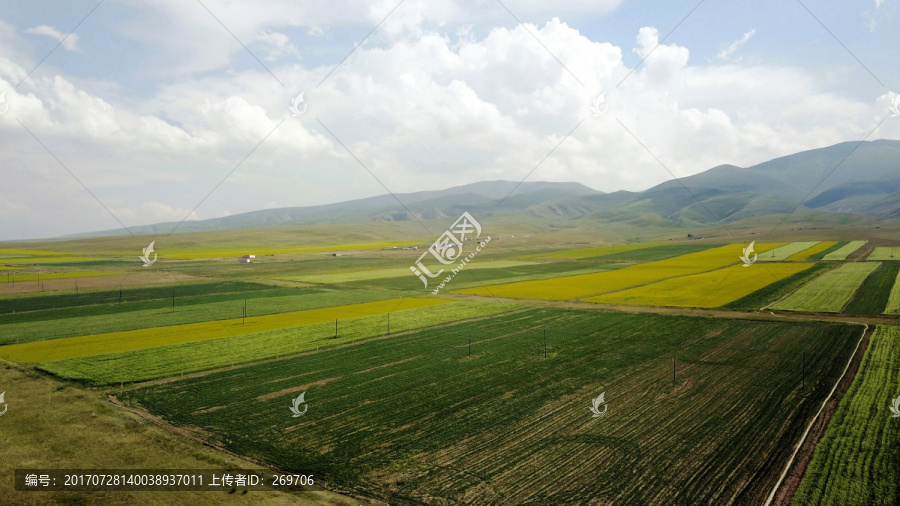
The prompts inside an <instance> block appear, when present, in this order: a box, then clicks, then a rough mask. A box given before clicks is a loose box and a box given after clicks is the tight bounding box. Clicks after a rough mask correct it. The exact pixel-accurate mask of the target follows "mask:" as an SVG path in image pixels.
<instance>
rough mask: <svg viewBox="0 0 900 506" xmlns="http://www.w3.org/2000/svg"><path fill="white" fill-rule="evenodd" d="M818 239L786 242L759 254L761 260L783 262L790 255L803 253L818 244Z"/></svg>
mask: <svg viewBox="0 0 900 506" xmlns="http://www.w3.org/2000/svg"><path fill="white" fill-rule="evenodd" d="M818 244H819V242H818V241H812V242H792V243H790V244H785V245H784V246H781V247H778V248H774V249H771V250H769V251H767V252H765V253H763V254H761V255H759V257H758V258H759V260H760V261H761V262H781V261H784V260H787V259H788V258H789V257H791V256H793V255H796V254H798V253H802V252H804V251H806V250H808V249H810V248H812V247H814V246H816V245H818Z"/></svg>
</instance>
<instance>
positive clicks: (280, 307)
mask: <svg viewBox="0 0 900 506" xmlns="http://www.w3.org/2000/svg"><path fill="white" fill-rule="evenodd" d="M173 237H174V236H173ZM505 239H506V238H505V237H504V241H498V242H494V243H492V244H491V249H488V250H486V252H485V253H484V254H483V256H479V257H478V258H477V261H475V262H473V263H472V264H471V265H470V266H469V267H467V268H466V269H465V270H462V271H460V272H459V273H458V275H457V276H455V277H454V278H453V281H452V283H451V284H450V286H449V288H448V290H449V293H447V292H443V293H442V294H441V295H439V296H434V295H432V294H431V293H423V290H424V291H425V292H427V289H423V286H422V282H421V281H420V280H419V279H418V278H417V277H416V276H414V275H413V274H412V273H411V272H410V271H409V265H411V262H413V261H415V258H416V257H417V256H418V255H419V254H421V253H420V252H418V251H417V250H415V249H412V248H409V249H404V248H407V247H408V246H402V245H403V244H412V241H409V242H403V241H399V242H381V243H379V242H371V241H370V242H363V241H359V242H350V241H344V242H340V241H334V242H333V244H334V245H335V246H334V247H333V248H330V249H329V248H326V247H325V246H322V247H319V246H316V245H315V244H316V243H315V242H313V243H311V244H313V245H312V246H303V247H282V246H277V245H276V246H271V247H269V248H268V249H267V247H252V246H247V247H244V246H240V247H239V246H234V245H227V244H218V245H214V246H203V247H197V246H195V245H190V244H188V243H187V242H186V241H184V242H182V243H181V244H180V245H178V244H177V243H175V244H173V245H171V246H170V247H166V248H163V246H165V244H159V245H158V246H159V248H158V251H159V252H160V262H158V263H157V264H155V265H154V266H153V267H151V268H142V267H141V266H140V265H141V264H140V262H138V261H136V260H131V261H126V260H123V259H121V258H117V257H116V252H117V251H118V250H117V249H115V248H110V249H107V250H105V252H104V253H103V255H102V258H106V260H103V261H101V263H100V264H98V265H97V266H95V265H93V264H90V262H94V261H95V260H90V259H93V258H101V255H100V253H97V254H96V255H95V254H94V253H93V252H90V251H87V250H84V249H77V248H72V249H73V252H71V253H67V254H65V255H63V254H57V253H54V254H50V253H47V252H43V253H34V252H36V251H38V250H37V249H29V248H25V247H23V248H21V251H20V252H19V253H16V254H18V255H19V258H24V257H26V256H27V255H26V253H30V254H31V256H32V257H33V258H49V257H60V258H61V257H64V256H65V257H67V258H69V259H70V260H71V259H77V258H81V259H86V260H83V261H81V262H87V263H85V264H83V265H82V263H79V261H77V260H75V261H72V262H69V263H68V264H67V266H58V265H56V264H53V263H51V262H48V263H45V264H41V263H38V264H37V265H27V266H25V264H19V265H20V266H23V267H24V268H23V270H18V269H16V270H12V269H11V271H10V277H11V276H12V273H13V272H16V271H19V272H18V274H17V276H34V277H35V279H33V280H30V281H31V282H29V283H19V282H18V281H17V282H16V283H15V285H14V286H13V285H12V283H9V284H4V285H3V287H4V289H8V291H5V292H3V293H4V294H5V295H0V357H2V359H3V360H4V361H7V360H8V361H11V362H14V363H16V364H18V365H16V367H22V368H27V369H28V370H30V374H33V375H36V377H41V378H43V379H44V380H45V381H48V382H53V383H54V384H59V385H63V386H65V387H66V388H69V389H73V390H77V391H84V392H90V393H91V394H92V395H96V396H98V397H103V396H104V395H106V394H112V395H115V396H117V397H118V398H120V399H122V400H124V401H125V402H126V403H127V404H129V405H130V406H132V407H134V408H137V409H138V412H140V413H144V412H145V411H144V410H146V413H147V415H146V416H148V417H152V419H153V420H157V421H159V420H161V421H162V422H164V423H165V424H168V425H172V426H173V429H174V430H177V431H179V432H182V433H190V434H192V435H194V436H196V437H199V438H202V439H205V440H207V441H208V442H209V443H211V444H212V445H215V446H219V447H222V448H224V449H226V450H229V451H232V452H234V453H235V454H238V455H243V456H247V457H250V458H253V459H256V460H258V461H260V462H263V463H265V464H268V465H272V466H275V467H278V468H281V469H284V470H288V471H296V472H300V473H310V472H312V473H315V474H316V475H317V476H319V477H320V479H321V483H325V484H328V486H329V487H331V488H332V489H333V490H341V491H346V492H348V493H353V494H357V495H359V496H362V497H369V498H372V499H378V500H383V501H386V502H388V503H391V504H394V503H399V504H408V503H427V504H441V503H458V502H462V503H470V504H489V503H498V502H510V503H529V502H530V503H540V504H560V503H565V504H578V503H588V502H591V501H594V502H597V501H599V502H615V503H620V502H621V503H629V502H633V501H636V502H638V503H641V504H644V503H690V504H694V503H723V502H725V503H727V502H729V501H733V502H736V503H758V502H760V501H761V499H762V498H764V496H765V495H766V494H767V493H768V490H769V489H771V487H772V486H773V485H774V484H775V481H776V480H777V478H778V474H779V472H780V469H781V467H782V466H783V463H785V462H786V459H787V458H788V456H789V453H790V450H791V448H792V447H793V445H794V444H795V443H796V441H797V440H798V438H799V435H800V434H801V433H802V431H803V430H804V429H805V428H806V425H807V424H808V423H809V422H810V420H811V417H812V416H813V415H814V414H815V413H816V410H817V409H818V405H819V404H821V401H822V400H823V399H824V396H825V395H827V393H828V392H829V391H830V389H831V388H832V387H833V386H834V382H835V381H836V379H837V377H838V375H839V374H840V372H841V371H842V369H843V366H844V365H845V364H846V362H847V359H848V358H849V353H850V352H851V351H852V349H853V346H854V345H855V343H856V340H857V339H858V336H859V327H857V326H853V325H845V324H839V323H825V322H821V321H809V322H802V321H792V322H786V321H784V320H781V321H778V320H777V319H775V318H773V319H771V321H759V318H763V319H769V318H768V316H766V315H768V312H767V311H765V312H763V311H759V310H760V309H761V308H764V307H765V306H766V305H768V304H772V303H773V302H775V301H776V300H779V299H782V298H784V300H781V301H780V302H779V309H781V307H780V306H781V305H783V304H786V303H790V304H795V303H796V302H797V301H798V300H800V299H798V297H804V296H806V297H807V298H809V296H811V295H812V294H818V295H816V297H813V299H814V300H811V301H807V302H804V303H803V304H805V305H816V307H817V308H818V309H798V310H800V311H817V312H824V311H828V310H829V309H830V308H831V307H836V306H838V305H839V307H838V309H837V311H836V312H839V311H841V310H842V309H843V308H844V307H845V306H846V312H847V313H851V314H853V315H855V317H857V318H859V317H862V316H866V315H871V316H875V315H877V314H878V313H881V312H884V313H886V314H890V312H891V308H892V307H895V306H896V305H897V301H900V292H898V288H897V286H896V283H895V281H896V279H897V277H898V270H900V262H889V261H885V262H884V263H883V264H880V263H876V262H842V261H817V260H816V257H818V256H823V257H824V256H826V255H828V254H832V253H834V252H837V251H839V250H841V249H845V248H846V246H847V245H848V244H850V242H849V241H848V242H846V243H844V244H841V243H839V242H837V241H821V242H820V241H814V240H812V239H810V240H806V239H808V237H803V239H804V240H803V241H800V242H791V243H786V242H769V243H767V242H759V243H756V244H755V249H756V251H757V252H758V253H759V258H760V260H761V261H760V262H759V263H756V264H754V265H751V266H749V267H744V266H743V264H742V263H741V261H740V259H739V256H740V254H741V250H742V248H743V247H746V244H748V243H749V241H747V242H746V243H744V244H727V245H722V244H721V243H713V242H704V241H689V242H667V243H662V242H656V243H634V244H619V245H614V246H613V245H610V246H598V247H592V248H580V247H579V248H573V249H567V250H565V249H564V250H559V248H558V247H556V248H554V247H552V245H550V244H547V245H545V246H542V247H541V248H537V249H538V250H541V249H544V250H546V251H549V252H550V253H527V252H529V251H533V250H531V249H530V248H529V247H527V245H526V246H522V244H523V243H526V240H525V238H524V237H523V239H522V240H521V241H520V240H519V238H518V235H517V236H516V240H515V241H506V240H505ZM129 240H130V239H129ZM148 242H149V241H148ZM235 244H241V243H240V242H237V243H235ZM394 244H396V247H395V246H394ZM418 244H419V245H420V246H421V244H422V243H418ZM144 246H146V244H145V245H144ZM342 248H344V249H342ZM351 248H358V249H351ZM420 249H421V248H420ZM332 251H334V252H338V251H339V252H341V254H339V255H335V256H332V254H331V252H332ZM164 252H165V255H164V254H163V253H164ZM238 252H241V253H254V254H257V255H260V256H261V258H259V259H258V261H257V262H255V263H251V264H248V265H237V264H236V263H235V262H234V261H233V259H228V258H227V256H229V255H236V254H237V253H238ZM523 253H527V254H523ZM122 254H124V252H123V253H122ZM767 254H768V255H769V257H766V255H767ZM9 255H10V256H13V255H14V253H12V252H10V253H9ZM179 255H180V256H182V257H184V258H183V259H179V258H177V257H178V256H179ZM203 255H207V256H203ZM217 255H224V256H225V257H226V258H224V259H219V258H217V257H216V256H217ZM131 256H134V255H133V254H132V255H131ZM210 257H212V258H210ZM199 258H208V259H207V260H204V261H197V259H199ZM773 258H774V260H777V261H764V260H767V259H773ZM807 258H808V259H809V260H806V259H807ZM104 262H105V263H104ZM60 265H61V264H60ZM95 269H98V270H108V271H113V270H116V271H121V273H117V274H118V275H115V276H113V275H110V276H103V277H100V278H90V277H86V276H88V275H90V274H91V273H94V272H98V271H97V270H95ZM39 273H40V279H41V282H42V283H44V281H45V280H46V284H45V285H44V286H45V287H48V288H49V289H48V290H46V291H44V292H41V291H40V290H41V285H40V284H39V283H36V282H35V281H36V276H37V275H38V274H39ZM52 274H61V275H65V276H69V277H67V278H62V279H57V280H52V279H51V278H49V276H51V275H52ZM3 277H5V276H0V279H2V278H3ZM100 279H104V280H106V281H104V282H102V283H101V282H99V281H91V280H100ZM54 282H55V283H57V284H56V285H54V284H53V283H54ZM75 282H77V283H78V286H77V288H76V285H75ZM854 294H855V296H854ZM891 294H895V295H893V296H892V295H891ZM824 296H827V297H831V298H834V299H835V300H833V301H829V300H826V299H827V297H824ZM495 297H510V298H512V299H518V301H509V300H505V301H504V300H495ZM525 299H535V300H525ZM245 307H246V317H245ZM803 307H806V306H803ZM678 308H686V309H678ZM823 308H827V309H823ZM728 309H732V310H749V311H754V315H753V319H754V320H746V319H737V318H723V317H722V316H721V315H722V314H723V312H724V311H727V310H728ZM707 310H714V312H711V313H710V314H709V315H705V314H704V312H705V311H707ZM896 310H897V311H900V308H897V309H896ZM654 313H660V314H654ZM672 313H677V314H689V315H691V316H674V315H672ZM698 316H700V317H698ZM778 316H781V315H778ZM798 317H802V318H810V316H809V315H799V316H798ZM740 318H743V317H740ZM811 319H812V320H815V317H813V318H811ZM335 320H337V329H336V328H335ZM545 331H546V336H547V339H546V346H545V340H544V335H545V334H544V332H545ZM470 340H471V356H470V351H469V350H470V348H469V346H470ZM804 355H805V356H806V357H807V363H806V367H805V374H806V377H805V381H806V388H802V386H801V384H802V381H803V379H804V378H803V377H802V376H801V374H803V372H802V371H804V367H803V364H802V362H799V361H802V360H803V359H802V357H803V356H804ZM673 359H674V373H675V380H674V382H673V377H672V374H673ZM303 391H306V392H307V393H306V400H307V402H308V405H309V413H308V414H306V415H304V416H303V417H302V418H292V417H291V415H290V412H289V411H288V410H287V408H288V407H289V406H290V405H291V400H292V399H293V398H295V397H296V396H297V395H298V394H299V393H300V392H303ZM603 392H605V396H606V402H607V403H608V407H609V413H608V414H606V415H604V416H602V417H601V418H592V417H591V416H590V411H588V409H587V408H588V407H589V406H590V405H591V404H590V403H591V399H593V398H595V397H596V396H597V395H599V394H600V393H603ZM157 417H158V418H157ZM673 427H677V428H676V429H673ZM773 463H774V464H773ZM648 483H653V484H659V485H652V486H648V485H647V484H648ZM526 484H527V486H526ZM337 500H338V501H340V499H337Z"/></svg>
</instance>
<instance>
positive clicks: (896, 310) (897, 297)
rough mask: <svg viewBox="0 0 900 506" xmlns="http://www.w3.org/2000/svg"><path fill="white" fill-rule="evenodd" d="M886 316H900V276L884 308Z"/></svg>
mask: <svg viewBox="0 0 900 506" xmlns="http://www.w3.org/2000/svg"><path fill="white" fill-rule="evenodd" d="M884 314H888V315H900V274H898V275H897V279H896V280H894V286H893V287H892V288H891V294H890V296H889V297H888V302H887V305H886V306H885V308H884Z"/></svg>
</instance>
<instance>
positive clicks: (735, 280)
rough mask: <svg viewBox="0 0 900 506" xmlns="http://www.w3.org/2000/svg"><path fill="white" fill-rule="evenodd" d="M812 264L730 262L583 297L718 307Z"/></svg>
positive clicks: (664, 304)
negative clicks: (712, 269)
mask: <svg viewBox="0 0 900 506" xmlns="http://www.w3.org/2000/svg"><path fill="white" fill-rule="evenodd" d="M812 265H813V264H806V263H777V264H766V265H762V264H760V265H753V266H750V267H744V266H743V265H733V266H731V267H726V268H724V269H718V270H715V271H710V272H704V273H701V274H692V275H689V276H682V277H679V278H672V279H667V280H665V281H660V282H657V283H651V284H649V285H644V286H639V287H636V288H630V289H628V290H622V291H620V292H614V293H608V294H606V295H600V296H597V297H591V298H588V299H584V300H585V301H588V302H598V303H604V304H634V305H647V306H680V307H704V308H709V307H719V306H722V305H724V304H727V303H729V302H732V301H734V300H737V299H740V298H741V297H744V296H746V295H749V294H751V293H753V292H755V291H757V290H760V289H762V288H764V287H766V286H767V285H769V284H771V283H773V282H777V281H780V280H782V279H784V278H786V277H789V276H792V275H794V274H797V273H798V272H801V271H804V270H806V269H808V268H810V267H812Z"/></svg>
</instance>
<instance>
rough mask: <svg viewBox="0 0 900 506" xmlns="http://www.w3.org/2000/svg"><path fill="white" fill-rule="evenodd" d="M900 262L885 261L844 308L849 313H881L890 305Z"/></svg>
mask: <svg viewBox="0 0 900 506" xmlns="http://www.w3.org/2000/svg"><path fill="white" fill-rule="evenodd" d="M898 272H900V263H898V262H885V263H883V264H881V267H879V268H878V269H877V270H876V271H875V272H873V273H872V275H870V276H869V277H868V278H866V280H865V282H863V284H862V285H860V287H859V290H857V291H856V296H855V297H854V298H853V300H851V301H850V303H849V304H847V308H846V309H844V312H845V313H849V314H866V315H880V314H882V313H883V312H884V311H885V309H886V308H887V305H888V300H889V298H890V296H891V290H892V289H893V288H894V285H895V284H896V281H897V274H898Z"/></svg>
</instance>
